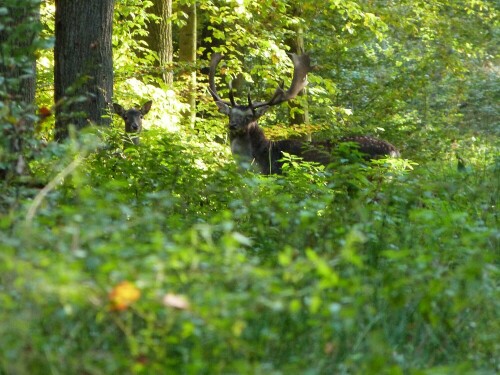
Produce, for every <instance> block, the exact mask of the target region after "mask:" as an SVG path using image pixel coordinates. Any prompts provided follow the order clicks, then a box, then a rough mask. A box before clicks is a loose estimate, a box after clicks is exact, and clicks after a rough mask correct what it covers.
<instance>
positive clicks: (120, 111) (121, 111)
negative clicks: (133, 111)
mask: <svg viewBox="0 0 500 375" xmlns="http://www.w3.org/2000/svg"><path fill="white" fill-rule="evenodd" d="M113 109H114V110H115V113H116V114H117V115H118V116H121V117H123V114H124V113H125V110H124V109H123V107H122V106H121V105H120V104H118V103H113Z"/></svg>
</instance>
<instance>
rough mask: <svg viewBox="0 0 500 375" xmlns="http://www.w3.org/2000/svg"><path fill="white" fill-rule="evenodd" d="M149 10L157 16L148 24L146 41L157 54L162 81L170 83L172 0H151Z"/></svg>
mask: <svg viewBox="0 0 500 375" xmlns="http://www.w3.org/2000/svg"><path fill="white" fill-rule="evenodd" d="M151 12H152V13H153V14H154V15H155V16H157V17H158V18H159V20H158V21H153V22H150V23H149V24H148V33H149V35H148V37H147V38H146V41H147V43H148V45H149V48H150V49H151V50H152V51H155V52H156V53H157V55H158V60H159V68H160V71H161V77H162V79H163V82H165V83H166V84H167V85H172V84H173V82H174V74H173V72H172V62H173V43H172V20H171V18H172V0H153V6H152V7H151Z"/></svg>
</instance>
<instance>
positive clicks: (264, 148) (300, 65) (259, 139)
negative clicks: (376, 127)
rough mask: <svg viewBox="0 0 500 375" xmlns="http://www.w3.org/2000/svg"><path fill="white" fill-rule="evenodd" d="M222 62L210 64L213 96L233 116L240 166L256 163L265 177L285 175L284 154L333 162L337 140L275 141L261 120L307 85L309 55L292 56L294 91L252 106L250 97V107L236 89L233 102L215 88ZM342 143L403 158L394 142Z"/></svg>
mask: <svg viewBox="0 0 500 375" xmlns="http://www.w3.org/2000/svg"><path fill="white" fill-rule="evenodd" d="M221 59H222V56H221V55H220V54H213V55H212V62H211V64H210V76H209V82H210V87H209V90H210V93H211V95H212V97H213V99H214V101H215V103H216V104H217V106H218V107H219V111H220V112H222V113H224V114H226V115H227V116H228V117H229V140H230V142H231V151H232V153H233V155H234V156H235V157H236V159H237V160H238V161H239V162H240V163H244V164H253V163H255V164H256V165H257V166H258V168H259V171H260V172H261V173H263V174H271V173H278V174H279V173H281V171H282V169H281V167H282V163H281V162H280V160H281V159H282V158H283V153H284V152H285V153H288V154H291V155H296V156H299V157H301V158H303V159H304V160H305V161H314V162H318V163H321V164H324V165H327V164H329V163H331V162H332V149H333V148H334V147H335V146H336V145H337V144H336V143H335V142H333V141H325V142H302V141H296V140H281V141H271V140H269V139H267V138H266V136H265V134H264V131H263V130H262V129H261V128H260V127H259V125H258V123H257V121H258V119H259V117H260V116H262V115H263V114H264V113H265V112H266V111H267V110H268V109H269V108H270V107H271V106H274V105H278V104H281V103H283V102H285V101H287V100H291V99H293V98H294V97H295V96H297V94H298V93H299V92H300V91H301V90H302V89H303V88H304V87H305V85H306V84H307V73H308V72H309V71H310V70H311V66H310V60H309V57H308V56H307V55H301V56H298V55H295V54H291V59H292V61H293V65H294V72H293V79H292V84H291V86H290V88H289V89H288V90H287V91H284V89H283V87H282V85H280V86H279V87H278V88H277V89H276V91H275V93H274V95H273V97H272V98H271V100H269V101H268V102H258V103H252V101H251V99H250V95H249V96H248V105H237V104H236V103H235V100H234V97H233V93H232V90H231V91H230V93H229V98H230V102H226V101H224V100H222V99H221V97H220V96H219V95H218V94H217V90H216V88H215V79H214V78H215V70H216V67H217V65H218V63H219V61H220V60H221ZM340 142H353V143H355V144H357V146H358V148H359V151H360V152H361V153H363V154H365V155H366V156H367V157H368V158H371V159H373V158H377V157H383V156H394V157H396V156H399V152H398V151H397V149H396V148H395V147H394V146H393V145H391V144H390V143H388V142H386V141H383V140H380V139H377V138H372V137H367V136H353V137H345V138H342V139H341V140H340Z"/></svg>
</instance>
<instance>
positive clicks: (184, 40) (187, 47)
mask: <svg viewBox="0 0 500 375" xmlns="http://www.w3.org/2000/svg"><path fill="white" fill-rule="evenodd" d="M180 11H181V12H183V13H185V14H187V17H188V18H187V23H186V25H184V26H183V27H182V28H181V29H180V31H179V32H180V35H179V61H180V62H181V63H183V64H184V65H185V70H184V74H183V78H184V79H185V80H186V81H187V91H185V93H184V95H183V96H184V99H185V101H186V102H187V103H188V104H189V110H187V111H185V112H184V118H185V119H186V120H187V121H188V122H189V124H190V126H191V128H194V125H195V121H196V67H195V64H196V46H197V40H196V39H197V38H196V24H197V22H196V1H192V2H191V3H190V4H185V5H182V6H181V9H180Z"/></svg>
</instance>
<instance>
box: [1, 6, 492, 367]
mask: <svg viewBox="0 0 500 375" xmlns="http://www.w3.org/2000/svg"><path fill="white" fill-rule="evenodd" d="M141 3H142V2H141ZM141 3H140V2H137V1H134V0H127V1H119V2H117V7H116V21H117V22H116V24H115V40H114V43H115V44H114V46H115V51H119V52H118V53H117V54H115V63H116V71H115V73H116V74H115V88H116V90H115V92H116V98H115V101H117V102H120V103H121V104H122V105H123V106H124V107H129V106H130V107H131V106H133V105H136V104H137V105H140V104H142V103H143V102H145V101H147V100H149V99H152V100H153V108H152V110H151V112H150V113H148V115H147V116H146V118H145V119H144V123H145V128H146V129H147V130H146V131H144V132H143V133H142V134H141V135H140V139H141V142H140V144H139V145H134V144H133V143H132V142H131V139H130V137H129V136H128V135H125V134H124V133H123V120H121V119H118V117H117V116H114V115H113V116H114V117H115V119H116V121H115V122H114V123H113V126H112V127H111V128H109V129H88V130H87V131H85V132H82V133H80V134H73V135H72V137H71V138H70V139H69V140H68V142H67V143H65V144H60V145H57V144H52V143H49V144H47V146H46V147H45V148H43V149H41V150H38V151H37V152H36V153H34V154H33V155H34V156H33V158H31V159H29V160H27V162H29V167H30V172H31V175H32V177H33V180H34V181H38V182H39V183H38V184H36V185H26V184H23V183H17V184H12V183H6V182H2V183H1V185H0V188H1V189H2V194H1V201H0V203H1V204H0V306H1V308H0V321H1V322H2V324H0V373H2V374H3V373H6V374H11V373H13V374H46V373H88V374H109V373H125V374H128V373H143V374H154V373H180V374H182V373H189V374H218V373H224V374H231V373H238V374H302V373H305V374H385V373H387V374H494V373H497V372H498V370H499V368H500V363H499V362H498V358H500V345H499V342H500V335H499V333H498V332H500V323H499V322H500V316H499V311H500V304H499V301H500V293H499V286H498V280H499V276H500V275H499V268H498V267H499V252H498V249H499V245H500V230H499V228H500V225H499V224H500V223H499V217H498V197H499V196H500V180H499V178H500V177H499V176H500V173H499V172H500V154H499V152H498V150H499V145H498V139H497V138H495V137H493V136H492V135H498V134H497V133H498V130H497V128H498V113H497V112H498V108H497V106H496V105H495V104H496V102H495V99H496V97H497V96H498V85H497V84H496V83H497V81H498V73H497V69H496V68H495V65H494V63H493V60H492V56H493V55H494V52H493V50H494V48H493V44H494V43H493V41H492V34H491V33H490V31H488V30H489V26H488V25H487V24H483V21H486V20H489V21H491V22H496V21H494V20H495V18H494V17H493V13H495V12H496V9H495V7H494V4H493V3H492V2H485V1H459V2H451V1H442V0H440V1H437V0H436V1H434V0H433V1H430V2H429V1H425V2H424V1H421V2H420V1H419V2H413V1H412V2H409V1H398V2H394V1H382V0H381V1H357V2H355V1H329V2H327V3H325V6H324V7H318V6H317V2H313V1H305V2H301V6H302V13H301V15H300V16H297V15H296V14H295V13H293V12H291V11H290V8H291V6H294V5H297V4H295V2H289V1H263V2H255V1H254V2H249V1H238V2H222V1H213V2H212V1H206V2H202V4H200V10H201V12H202V19H203V22H209V25H210V27H209V29H210V30H211V31H212V33H211V36H207V38H212V40H211V41H213V40H215V39H216V40H217V41H218V44H215V45H214V46H213V49H217V50H220V51H222V52H224V53H226V54H227V55H228V57H227V58H226V60H225V62H226V63H227V68H226V71H227V74H226V77H231V76H236V75H237V73H238V72H240V71H241V70H243V71H244V72H245V79H246V80H247V81H250V80H254V81H255V82H252V85H251V86H249V87H250V89H251V91H252V96H253V95H254V93H255V96H256V97H259V98H260V96H263V97H266V95H272V90H274V88H275V87H276V84H277V82H278V81H279V80H280V79H289V78H290V77H288V76H289V72H290V70H291V68H290V66H289V65H286V64H288V60H287V59H286V57H285V54H284V52H285V49H286V48H287V47H286V43H284V39H285V38H286V37H288V36H289V35H290V33H291V31H290V30H292V26H293V24H294V23H303V24H304V25H307V32H306V40H307V41H306V44H307V50H308V51H310V53H311V55H312V56H313V59H314V60H315V64H317V65H318V66H317V68H316V69H315V70H314V72H313V73H312V74H311V75H310V78H309V81H310V86H309V96H308V97H309V99H308V101H309V104H310V108H309V111H310V114H311V117H312V119H313V124H312V125H311V126H310V127H309V128H308V129H318V128H321V129H324V130H323V133H324V134H321V135H319V136H324V135H331V134H335V135H340V134H344V133H346V132H347V131H349V132H350V131H353V132H370V133H378V134H379V135H382V136H383V137H384V138H389V139H391V140H392V141H393V142H394V143H395V144H397V145H398V146H400V147H401V148H402V153H403V157H404V158H402V159H394V160H393V159H386V160H382V159H381V160H377V161H371V162H366V161H364V160H363V159H362V158H361V157H360V156H359V155H356V154H355V153H353V152H352V150H349V149H343V148H341V149H339V150H338V155H336V158H335V162H334V163H332V164H331V165H330V166H328V167H323V166H318V165H316V164H314V163H305V162H302V161H301V160H298V159H297V158H295V157H293V156H292V155H286V156H285V166H284V175H282V176H267V177H263V176H259V175H255V174H253V173H250V172H245V171H240V170H238V169H237V166H236V165H235V163H234V162H233V160H232V157H231V155H230V151H229V147H228V146H227V145H226V144H224V143H225V142H224V141H225V139H224V137H225V135H224V134H225V130H224V128H225V122H226V119H222V118H221V117H220V115H215V111H216V109H215V108H214V107H215V106H214V105H213V103H212V102H209V99H208V95H207V93H206V92H205V91H204V89H203V90H202V89H200V93H199V107H198V110H199V113H198V115H199V117H198V119H197V124H196V129H195V130H193V129H184V128H183V127H182V126H181V125H179V122H178V120H177V119H178V117H179V113H180V111H182V109H183V106H182V104H181V103H179V101H178V100H177V95H178V93H179V92H178V90H179V89H182V87H165V86H162V84H161V83H160V82H158V81H157V80H156V78H154V76H153V75H151V76H150V75H149V73H150V72H151V71H150V70H149V69H150V67H151V66H153V64H152V59H154V56H153V55H148V53H149V52H148V51H147V49H146V48H145V46H144V45H141V44H140V43H139V44H135V43H134V40H135V38H136V36H137V35H142V33H143V31H144V29H145V28H144V25H145V22H146V20H148V19H149V17H150V15H149V14H148V12H147V8H146V6H144V7H142V8H141ZM143 4H146V3H143ZM146 5H149V2H148V3H147V4H146ZM1 9H2V8H1V7H0V12H1ZM51 9H52V8H51V7H50V2H47V3H45V4H44V6H43V7H42V20H43V25H44V31H43V32H42V36H43V38H49V37H50V35H51V30H53V27H52V26H51V25H52V24H51V22H52V21H51V20H50V16H51ZM292 13H293V14H292ZM445 21H446V22H445ZM448 21H450V23H448ZM474 27H476V28H474ZM207 28H208V27H207ZM466 30H474V32H473V33H472V34H470V35H469V34H468V33H466V32H465V31H466ZM209 34H210V33H209ZM467 43H468V44H467ZM443 46H448V47H449V48H452V49H453V51H449V50H448V49H446V48H444V47H443ZM447 51H448V52H449V53H441V52H447ZM200 53H204V51H203V50H202V48H200ZM232 56H240V57H241V63H240V62H239V61H235V60H233V59H232V58H231V57H232ZM51 59H52V58H51V57H50V54H49V53H48V52H47V51H42V52H41V54H40V58H39V67H40V65H41V67H42V68H43V69H41V72H42V74H41V75H39V78H38V92H37V102H38V103H39V104H40V105H43V106H47V107H48V108H50V107H51V105H50V90H51V89H52V82H51V81H50V79H51V78H50V74H49V72H50V69H51V67H52V64H53V62H52V61H51ZM201 65H203V64H201ZM247 67H252V68H251V69H250V68H248V69H246V68H247ZM224 79H226V78H224ZM227 79H228V80H229V78H227ZM202 84H204V83H203V82H202ZM222 86H223V85H222ZM247 89H248V88H246V89H245V90H247ZM245 90H243V91H245ZM222 92H223V93H224V91H223V89H222ZM6 108H7V109H8V108H10V107H9V106H6V105H3V107H1V111H0V120H1V121H2V126H4V125H3V124H10V125H15V124H18V123H19V121H20V119H21V118H23V116H25V114H26V111H25V110H23V109H22V108H21V109H20V108H17V109H16V111H10V109H9V110H7V109H6ZM285 112H286V111H285V110H277V111H275V112H272V113H269V116H268V117H266V118H265V119H263V122H266V121H267V122H270V123H275V122H282V123H285V122H287V121H286V120H285V117H286V114H285ZM49 121H50V120H49ZM44 124H45V123H44ZM44 124H39V126H45V125H44ZM278 128H279V129H277V130H276V129H273V130H272V131H271V130H270V129H269V128H266V129H265V130H266V133H267V134H273V135H275V136H279V137H283V136H284V135H285V134H288V133H289V132H290V129H289V128H286V129H281V128H280V127H278ZM41 133H43V134H50V122H49V124H48V125H47V129H42V131H41ZM346 148H348V145H347V146H346ZM21 182H22V181H21ZM123 282H128V283H125V284H124V283H123ZM124 285H126V286H127V287H124Z"/></svg>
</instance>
